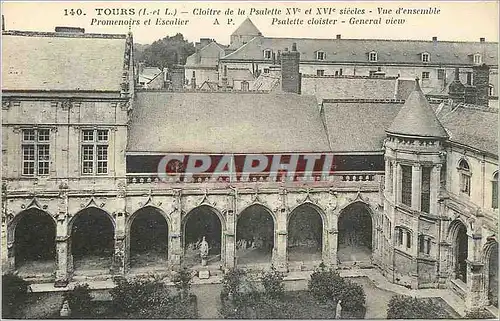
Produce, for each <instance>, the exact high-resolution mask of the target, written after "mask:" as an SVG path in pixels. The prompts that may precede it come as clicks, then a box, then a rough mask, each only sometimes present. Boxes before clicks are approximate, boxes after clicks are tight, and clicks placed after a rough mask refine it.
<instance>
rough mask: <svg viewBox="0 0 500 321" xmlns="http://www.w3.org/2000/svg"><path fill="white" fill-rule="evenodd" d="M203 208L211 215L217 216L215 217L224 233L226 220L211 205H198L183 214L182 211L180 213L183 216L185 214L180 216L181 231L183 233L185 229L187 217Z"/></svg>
mask: <svg viewBox="0 0 500 321" xmlns="http://www.w3.org/2000/svg"><path fill="white" fill-rule="evenodd" d="M204 208H206V209H208V210H209V211H211V212H212V213H214V214H215V215H217V217H218V218H219V221H220V224H221V227H222V230H223V231H224V230H225V229H226V218H225V217H224V215H222V213H221V211H219V210H218V209H217V208H215V207H214V206H213V205H210V204H200V205H198V206H195V207H193V208H191V209H190V210H189V211H187V212H184V211H183V212H182V213H183V214H184V213H185V214H184V215H182V223H181V226H182V231H184V229H185V228H186V222H187V220H188V218H189V216H190V215H192V214H193V212H194V211H196V210H199V209H204Z"/></svg>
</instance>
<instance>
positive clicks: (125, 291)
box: [110, 279, 169, 315]
mask: <svg viewBox="0 0 500 321" xmlns="http://www.w3.org/2000/svg"><path fill="white" fill-rule="evenodd" d="M116 282H117V285H116V287H115V288H113V289H112V290H111V291H110V294H111V297H112V298H113V303H114V305H115V307H116V309H117V310H118V311H121V312H124V313H133V312H136V311H140V312H141V313H146V314H147V315H149V313H150V311H151V309H150V308H151V307H153V306H154V307H155V308H160V309H161V308H162V305H163V303H164V301H166V300H165V298H167V299H168V298H169V291H168V289H167V286H166V285H165V283H163V282H161V281H159V280H154V279H153V280H151V279H148V280H135V281H127V280H124V279H117V280H116Z"/></svg>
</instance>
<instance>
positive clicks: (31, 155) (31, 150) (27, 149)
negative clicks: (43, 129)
mask: <svg viewBox="0 0 500 321" xmlns="http://www.w3.org/2000/svg"><path fill="white" fill-rule="evenodd" d="M23 160H25V161H29V160H31V161H34V160H35V146H34V145H23Z"/></svg>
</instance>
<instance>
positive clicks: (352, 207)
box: [337, 200, 376, 263]
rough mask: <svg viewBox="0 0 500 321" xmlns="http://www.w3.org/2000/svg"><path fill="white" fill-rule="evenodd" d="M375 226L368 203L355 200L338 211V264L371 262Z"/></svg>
mask: <svg viewBox="0 0 500 321" xmlns="http://www.w3.org/2000/svg"><path fill="white" fill-rule="evenodd" d="M375 224H376V222H375V214H374V212H373V210H372V209H371V207H370V205H369V204H368V203H365V202H363V201H360V200H356V201H354V202H350V203H349V204H347V205H346V206H343V207H342V208H341V209H340V212H339V216H338V219H337V230H338V241H337V242H338V245H337V248H338V252H337V257H338V260H339V261H340V263H342V262H344V261H371V256H372V252H373V249H374V243H375V232H374V230H375Z"/></svg>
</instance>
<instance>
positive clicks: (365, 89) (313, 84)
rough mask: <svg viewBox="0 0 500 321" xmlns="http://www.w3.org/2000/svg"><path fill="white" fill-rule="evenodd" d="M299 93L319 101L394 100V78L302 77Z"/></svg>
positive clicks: (395, 80)
mask: <svg viewBox="0 0 500 321" xmlns="http://www.w3.org/2000/svg"><path fill="white" fill-rule="evenodd" d="M301 81H302V85H301V92H302V93H303V94H306V95H315V96H316V97H317V98H318V99H319V100H321V99H353V98H359V99H395V98H396V82H397V79H396V78H395V77H387V78H370V77H362V76H339V77H337V76H331V77H329V76H326V77H318V76H307V75H302V80H301Z"/></svg>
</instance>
